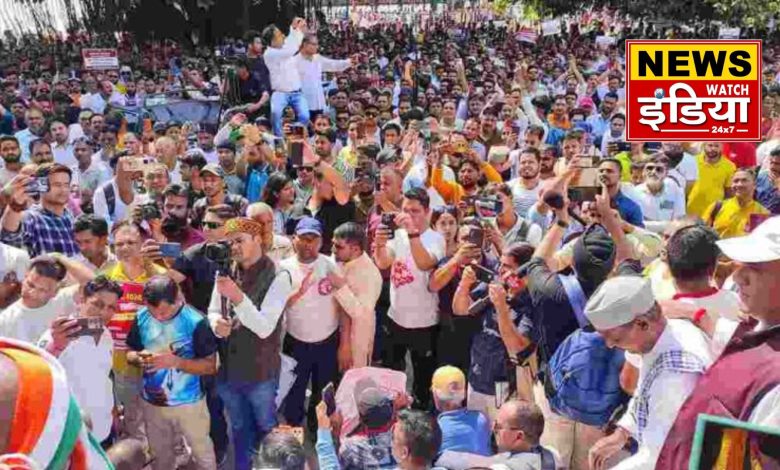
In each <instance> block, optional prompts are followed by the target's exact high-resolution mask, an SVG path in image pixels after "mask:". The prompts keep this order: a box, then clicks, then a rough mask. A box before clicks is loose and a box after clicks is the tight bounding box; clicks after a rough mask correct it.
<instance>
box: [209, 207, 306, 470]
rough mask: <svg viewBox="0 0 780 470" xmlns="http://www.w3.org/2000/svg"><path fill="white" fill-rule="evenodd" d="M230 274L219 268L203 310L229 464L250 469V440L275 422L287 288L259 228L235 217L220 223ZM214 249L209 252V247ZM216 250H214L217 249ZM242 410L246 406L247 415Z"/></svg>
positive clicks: (285, 276)
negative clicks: (215, 349) (229, 434)
mask: <svg viewBox="0 0 780 470" xmlns="http://www.w3.org/2000/svg"><path fill="white" fill-rule="evenodd" d="M225 237H226V238H227V240H228V244H229V246H230V248H231V251H230V257H231V258H232V262H229V263H225V264H228V265H234V267H232V266H231V271H233V272H234V273H235V274H234V276H232V277H231V276H228V275H227V274H228V273H226V272H224V271H223V270H220V272H219V273H218V275H217V280H216V286H215V288H214V291H213V294H212V296H211V303H210V304H209V308H208V314H209V321H210V323H211V327H212V329H213V330H214V333H215V334H216V335H217V337H218V338H220V341H219V356H220V363H221V366H220V369H219V373H218V376H217V391H218V393H219V395H220V397H221V398H222V400H223V401H224V404H225V408H226V409H227V412H228V415H229V416H230V423H231V425H232V427H233V445H234V449H235V455H236V465H235V468H236V469H239V470H246V469H250V468H251V461H252V455H253V453H254V449H255V444H256V443H257V442H258V441H260V440H262V438H263V437H265V435H266V434H268V432H270V431H271V429H273V428H274V427H275V426H276V406H275V400H276V391H277V389H278V387H279V371H280V368H281V356H280V353H281V335H282V327H281V323H282V322H281V318H282V312H283V311H284V307H285V304H286V303H287V298H288V297H289V296H290V293H291V291H292V287H291V282H290V275H289V274H288V273H281V275H279V276H277V269H276V267H275V265H274V262H273V261H271V259H270V258H268V256H266V254H265V253H264V252H263V243H262V242H263V227H262V226H261V225H260V224H258V223H257V222H255V221H253V220H252V219H248V218H244V217H236V218H233V219H230V220H228V221H227V222H226V223H225ZM212 251H214V250H212ZM217 251H218V250H217ZM246 410H251V411H252V413H251V416H252V417H248V416H247V412H246Z"/></svg>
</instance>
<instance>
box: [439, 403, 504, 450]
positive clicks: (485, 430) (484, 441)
mask: <svg viewBox="0 0 780 470" xmlns="http://www.w3.org/2000/svg"><path fill="white" fill-rule="evenodd" d="M436 420H437V421H438V422H439V427H440V428H441V438H442V439H441V447H440V450H441V452H444V451H445V450H451V451H456V452H468V453H471V454H478V455H491V454H492V452H491V451H490V423H489V422H488V419H487V418H486V417H485V415H484V414H482V413H480V412H479V411H474V410H467V409H466V408H460V409H457V410H452V411H445V412H443V413H441V414H439V416H438V418H436Z"/></svg>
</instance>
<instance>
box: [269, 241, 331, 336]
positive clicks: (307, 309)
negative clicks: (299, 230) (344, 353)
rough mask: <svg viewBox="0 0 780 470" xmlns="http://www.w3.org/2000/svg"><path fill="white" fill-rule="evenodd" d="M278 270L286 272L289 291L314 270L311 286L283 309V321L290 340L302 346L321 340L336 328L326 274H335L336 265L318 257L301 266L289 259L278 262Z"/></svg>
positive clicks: (298, 285)
mask: <svg viewBox="0 0 780 470" xmlns="http://www.w3.org/2000/svg"><path fill="white" fill-rule="evenodd" d="M279 269H280V270H285V269H286V270H287V271H289V272H290V277H291V278H292V292H297V291H298V289H299V288H300V287H301V283H302V282H303V278H304V277H306V274H308V273H309V272H310V271H314V274H312V281H313V282H312V284H311V287H310V288H309V290H308V291H306V293H305V294H304V295H303V297H301V298H300V300H298V301H297V302H296V303H295V304H293V305H292V306H291V307H289V308H288V309H287V311H286V316H285V320H286V327H287V332H288V333H289V334H290V335H291V336H292V337H293V338H295V339H297V340H299V341H303V342H306V343H317V342H320V341H324V340H325V339H327V338H328V337H329V336H330V335H332V334H333V333H334V332H335V331H336V330H337V329H338V327H339V315H338V311H337V310H336V304H335V299H334V298H333V285H332V284H331V282H330V280H329V279H328V273H329V272H331V271H336V272H339V268H338V266H336V263H334V262H333V260H331V259H330V258H328V257H326V256H325V255H322V254H321V255H319V256H317V259H316V260H315V261H314V262H313V263H310V264H303V263H301V262H299V261H298V258H297V257H295V256H291V257H289V258H287V259H283V260H282V261H281V262H280V263H279Z"/></svg>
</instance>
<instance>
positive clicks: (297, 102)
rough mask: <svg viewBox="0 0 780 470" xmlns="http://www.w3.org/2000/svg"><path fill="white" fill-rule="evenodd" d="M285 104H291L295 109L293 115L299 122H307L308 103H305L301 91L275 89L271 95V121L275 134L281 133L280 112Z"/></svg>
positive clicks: (304, 123)
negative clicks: (288, 91)
mask: <svg viewBox="0 0 780 470" xmlns="http://www.w3.org/2000/svg"><path fill="white" fill-rule="evenodd" d="M287 106H292V108H293V109H294V110H295V117H296V118H297V119H298V122H299V123H301V124H303V125H304V126H305V125H307V124H309V105H308V103H306V98H304V97H303V93H301V92H300V91H295V92H292V93H284V92H281V91H275V92H274V93H273V94H272V95H271V122H272V123H273V125H274V134H276V135H277V136H281V135H282V113H283V112H284V108H286V107H287Z"/></svg>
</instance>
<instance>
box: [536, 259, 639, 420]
mask: <svg viewBox="0 0 780 470" xmlns="http://www.w3.org/2000/svg"><path fill="white" fill-rule="evenodd" d="M558 278H559V279H560V280H561V284H563V288H564V290H565V291H566V297H568V299H569V304H570V305H571V308H572V310H573V311H574V315H575V316H576V317H577V323H578V324H579V325H580V328H579V329H578V330H576V331H575V332H573V333H572V334H570V335H569V336H568V337H567V338H566V339H565V340H563V342H562V343H561V345H560V346H558V349H556V350H555V352H554V353H553V355H552V357H551V358H550V360H549V362H548V364H547V368H546V369H545V377H544V379H545V394H546V395H547V399H548V400H549V402H550V408H551V409H552V410H553V411H555V412H556V413H558V414H560V415H562V416H566V417H567V418H570V419H572V420H574V421H577V422H579V423H584V424H587V425H591V426H603V425H604V424H606V423H607V422H609V421H610V419H611V418H612V417H613V415H614V414H615V411H616V410H617V409H618V408H620V407H621V406H622V405H624V404H625V403H626V402H627V401H628V399H629V397H628V395H626V393H625V392H624V391H623V389H622V388H621V387H620V372H621V370H622V369H623V363H624V362H625V356H624V353H623V351H621V350H619V349H610V348H608V347H607V345H606V343H605V342H604V339H603V338H602V337H601V335H599V334H598V333H596V332H588V331H585V330H584V329H583V328H584V327H585V326H587V325H588V320H587V318H586V317H585V315H584V313H583V312H584V310H585V303H586V301H587V299H586V298H585V293H584V292H583V291H582V287H581V286H580V283H579V282H578V281H577V278H576V276H574V275H569V276H565V275H560V274H559V275H558Z"/></svg>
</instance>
